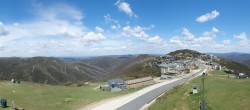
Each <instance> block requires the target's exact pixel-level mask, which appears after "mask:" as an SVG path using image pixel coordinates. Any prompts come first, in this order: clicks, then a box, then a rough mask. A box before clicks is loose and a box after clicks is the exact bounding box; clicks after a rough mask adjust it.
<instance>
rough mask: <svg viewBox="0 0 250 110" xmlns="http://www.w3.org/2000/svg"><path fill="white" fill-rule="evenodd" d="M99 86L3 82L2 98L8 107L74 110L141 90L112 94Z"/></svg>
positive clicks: (30, 109)
mask: <svg viewBox="0 0 250 110" xmlns="http://www.w3.org/2000/svg"><path fill="white" fill-rule="evenodd" d="M99 85H100V84H97V83H95V84H93V83H91V84H90V85H88V86H82V87H76V86H74V87H73V86H72V87H66V86H50V85H44V84H34V83H30V82H22V84H20V85H18V84H12V83H10V81H1V82H0V88H1V91H0V97H1V98H5V99H7V100H8V105H10V102H11V101H12V100H14V101H15V104H16V105H18V106H19V107H23V108H25V109H26V110H72V109H76V108H80V107H82V106H84V105H87V104H89V103H92V102H95V101H99V100H102V99H105V98H110V97H115V96H119V95H123V94H127V93H130V92H134V91H136V90H138V89H140V88H138V89H129V90H125V91H120V92H115V93H111V92H108V91H100V90H99V89H98V86H99ZM13 91H15V92H13ZM8 109H10V108H6V110H8Z"/></svg>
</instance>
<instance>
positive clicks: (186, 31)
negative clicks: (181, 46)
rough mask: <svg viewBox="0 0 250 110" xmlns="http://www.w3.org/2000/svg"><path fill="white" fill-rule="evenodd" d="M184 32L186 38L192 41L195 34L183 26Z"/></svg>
mask: <svg viewBox="0 0 250 110" xmlns="http://www.w3.org/2000/svg"><path fill="white" fill-rule="evenodd" d="M182 34H183V35H184V37H185V40H187V41H192V40H193V39H194V38H195V37H194V35H193V34H192V33H191V32H190V31H189V30H188V29H187V28H183V30H182Z"/></svg>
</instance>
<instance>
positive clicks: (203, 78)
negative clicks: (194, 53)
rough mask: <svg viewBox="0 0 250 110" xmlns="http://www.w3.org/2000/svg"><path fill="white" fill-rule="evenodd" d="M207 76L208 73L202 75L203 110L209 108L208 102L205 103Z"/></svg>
mask: <svg viewBox="0 0 250 110" xmlns="http://www.w3.org/2000/svg"><path fill="white" fill-rule="evenodd" d="M205 75H206V73H205V72H204V73H203V74H202V101H201V107H200V108H201V110H206V108H207V107H206V106H207V104H206V101H205V98H204V97H205V96H204V94H205V93H204V92H205V91H204V90H205V84H204V83H205Z"/></svg>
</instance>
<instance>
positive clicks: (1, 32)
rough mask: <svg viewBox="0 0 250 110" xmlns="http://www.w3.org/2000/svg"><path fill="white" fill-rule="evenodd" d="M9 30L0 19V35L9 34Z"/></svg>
mask: <svg viewBox="0 0 250 110" xmlns="http://www.w3.org/2000/svg"><path fill="white" fill-rule="evenodd" d="M8 33H9V32H8V31H7V30H6V29H5V27H4V25H3V23H2V22H1V21H0V36H5V35H7V34H8Z"/></svg>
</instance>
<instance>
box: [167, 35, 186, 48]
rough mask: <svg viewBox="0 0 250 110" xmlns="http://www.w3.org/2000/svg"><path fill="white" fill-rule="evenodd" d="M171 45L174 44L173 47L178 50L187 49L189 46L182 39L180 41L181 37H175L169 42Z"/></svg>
mask: <svg viewBox="0 0 250 110" xmlns="http://www.w3.org/2000/svg"><path fill="white" fill-rule="evenodd" d="M169 42H170V43H171V44H173V45H172V46H173V47H175V48H176V47H177V48H184V47H187V45H186V44H185V43H184V42H183V40H182V39H180V37H179V36H174V37H172V38H171V39H170V41H169Z"/></svg>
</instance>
